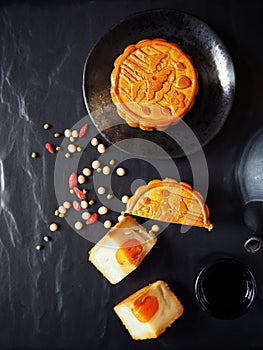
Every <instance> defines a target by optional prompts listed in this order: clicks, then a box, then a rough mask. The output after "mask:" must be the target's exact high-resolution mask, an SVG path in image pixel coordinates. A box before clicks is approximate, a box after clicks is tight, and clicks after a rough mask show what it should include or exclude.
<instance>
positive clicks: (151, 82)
mask: <svg viewBox="0 0 263 350" xmlns="http://www.w3.org/2000/svg"><path fill="white" fill-rule="evenodd" d="M197 91H198V81H197V71H196V69H195V67H194V66H193V63H192V60H191V59H190V57H189V56H188V55H186V54H185V53H184V52H183V51H182V50H181V49H180V48H179V46H178V45H176V44H174V43H170V42H168V41H166V40H164V39H153V40H150V39H145V40H141V41H139V42H138V43H137V44H134V45H129V46H127V47H126V48H125V50H124V52H123V53H122V54H121V55H120V56H119V57H118V58H117V59H116V60H115V62H114V69H113V71H112V73H111V97H112V101H113V103H114V104H115V105H116V107H117V112H118V114H119V115H120V117H122V118H123V119H125V121H126V122H127V124H128V125H130V126H131V127H139V128H140V129H142V130H148V131H150V130H154V129H155V130H160V131H161V130H165V129H166V128H167V127H168V126H169V125H170V124H173V123H176V122H178V121H179V120H181V119H182V118H183V117H184V115H185V114H186V113H187V112H188V111H189V110H190V108H191V107H192V106H193V103H194V99H195V96H196V94H197Z"/></svg>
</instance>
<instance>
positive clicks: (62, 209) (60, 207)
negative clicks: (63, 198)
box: [58, 205, 67, 214]
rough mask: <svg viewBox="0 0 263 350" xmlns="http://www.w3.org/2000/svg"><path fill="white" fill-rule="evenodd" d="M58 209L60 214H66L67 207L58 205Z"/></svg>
mask: <svg viewBox="0 0 263 350" xmlns="http://www.w3.org/2000/svg"><path fill="white" fill-rule="evenodd" d="M58 211H59V212H60V213H61V214H66V212H67V209H66V208H65V207H64V206H63V205H60V206H59V207H58Z"/></svg>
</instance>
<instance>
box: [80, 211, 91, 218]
mask: <svg viewBox="0 0 263 350" xmlns="http://www.w3.org/2000/svg"><path fill="white" fill-rule="evenodd" d="M90 215H91V214H90V213H89V212H88V211H84V213H82V215H81V217H82V219H83V220H88V219H89V218H90Z"/></svg>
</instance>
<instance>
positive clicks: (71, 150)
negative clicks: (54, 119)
mask: <svg viewBox="0 0 263 350" xmlns="http://www.w3.org/2000/svg"><path fill="white" fill-rule="evenodd" d="M76 150H77V147H76V146H75V145H73V144H72V143H70V144H69V145H68V151H69V152H70V153H74V152H76Z"/></svg>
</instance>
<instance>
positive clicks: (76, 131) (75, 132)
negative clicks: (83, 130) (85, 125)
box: [71, 130, 79, 138]
mask: <svg viewBox="0 0 263 350" xmlns="http://www.w3.org/2000/svg"><path fill="white" fill-rule="evenodd" d="M71 135H72V136H73V137H75V138H77V137H79V132H78V130H72V133H71Z"/></svg>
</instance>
